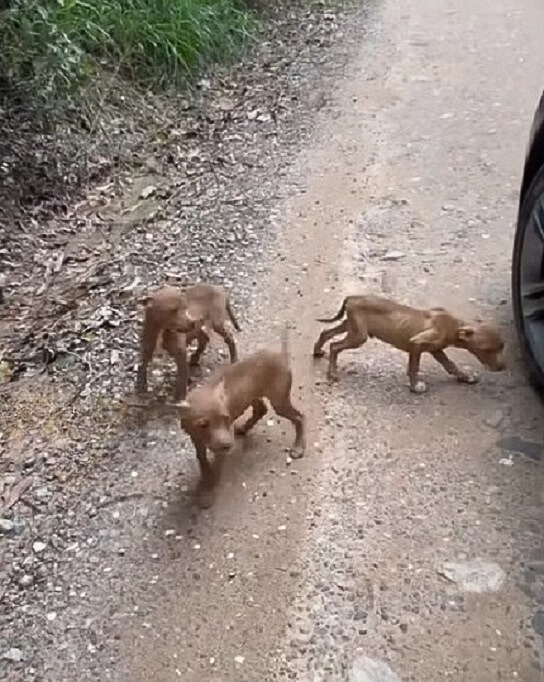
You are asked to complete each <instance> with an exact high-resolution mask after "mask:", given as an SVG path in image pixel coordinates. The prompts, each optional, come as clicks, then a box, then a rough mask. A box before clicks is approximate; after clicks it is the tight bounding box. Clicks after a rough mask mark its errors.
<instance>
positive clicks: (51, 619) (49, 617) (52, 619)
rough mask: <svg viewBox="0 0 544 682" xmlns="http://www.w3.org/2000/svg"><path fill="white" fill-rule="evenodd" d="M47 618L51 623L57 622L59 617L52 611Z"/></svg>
mask: <svg viewBox="0 0 544 682" xmlns="http://www.w3.org/2000/svg"><path fill="white" fill-rule="evenodd" d="M45 617H46V618H47V620H48V621H49V622H50V623H51V622H53V621H54V620H55V618H56V617H57V614H56V613H55V612H54V611H50V612H49V613H48V614H47V615H46V616H45Z"/></svg>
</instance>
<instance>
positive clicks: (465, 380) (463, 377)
mask: <svg viewBox="0 0 544 682" xmlns="http://www.w3.org/2000/svg"><path fill="white" fill-rule="evenodd" d="M457 381H459V382H460V383H461V384H477V383H478V382H479V381H480V375H479V374H476V373H475V372H463V373H462V374H459V375H458V376H457Z"/></svg>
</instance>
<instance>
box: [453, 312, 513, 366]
mask: <svg viewBox="0 0 544 682" xmlns="http://www.w3.org/2000/svg"><path fill="white" fill-rule="evenodd" d="M455 345H456V346H458V347H459V348H464V349H465V350H468V352H469V353H472V355H474V356H475V357H477V358H478V360H479V361H480V362H481V363H482V365H484V367H487V369H489V370H491V371H492V372H502V371H503V370H505V369H506V359H505V357H504V341H503V339H502V336H501V333H500V331H499V330H498V328H497V327H495V326H494V325H490V324H475V325H464V326H462V327H459V329H458V331H457V342H456V344H455Z"/></svg>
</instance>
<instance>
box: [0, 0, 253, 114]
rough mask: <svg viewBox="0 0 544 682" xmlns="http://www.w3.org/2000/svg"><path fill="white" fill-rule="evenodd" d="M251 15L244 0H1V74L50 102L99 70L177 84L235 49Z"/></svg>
mask: <svg viewBox="0 0 544 682" xmlns="http://www.w3.org/2000/svg"><path fill="white" fill-rule="evenodd" d="M254 21H255V20H254V15H253V14H252V13H251V12H250V11H249V10H248V7H247V5H246V4H245V3H244V2H243V1H242V0H7V1H6V0H4V2H2V0H0V79H1V81H3V83H4V87H5V85H9V86H15V87H16V89H18V90H21V89H24V91H26V92H27V93H29V94H32V95H33V96H39V97H40V98H43V99H45V100H46V101H52V102H54V101H57V100H58V99H60V98H62V97H63V96H65V95H66V94H69V93H71V92H72V93H73V92H74V91H76V90H77V88H78V86H79V85H81V84H82V83H83V82H84V81H85V80H87V79H88V77H89V76H91V75H92V74H94V73H96V72H98V71H100V70H102V69H104V68H105V69H107V70H114V71H116V72H118V73H119V74H120V75H122V76H125V77H127V78H130V79H131V80H134V81H136V82H137V83H141V84H143V85H152V86H154V87H155V86H166V85H170V84H177V83H179V82H180V81H183V80H185V79H186V78H187V77H188V76H190V75H192V74H194V73H195V72H196V71H197V70H198V69H199V68H200V67H201V66H202V65H204V64H206V63H209V62H212V61H218V60H221V61H226V60H228V59H231V58H232V57H234V56H235V55H236V54H238V53H239V50H240V49H241V48H242V47H243V46H244V45H245V44H246V43H247V41H248V39H249V37H250V35H251V31H252V28H253V24H254Z"/></svg>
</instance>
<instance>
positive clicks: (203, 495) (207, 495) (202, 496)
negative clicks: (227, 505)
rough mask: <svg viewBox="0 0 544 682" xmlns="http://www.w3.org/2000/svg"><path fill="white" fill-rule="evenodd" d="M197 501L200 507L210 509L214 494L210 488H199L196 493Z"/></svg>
mask: <svg viewBox="0 0 544 682" xmlns="http://www.w3.org/2000/svg"><path fill="white" fill-rule="evenodd" d="M196 499H197V503H198V506H199V507H200V509H210V507H212V506H213V502H214V494H213V491H212V490H201V491H199V493H198V495H197V498H196Z"/></svg>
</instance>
